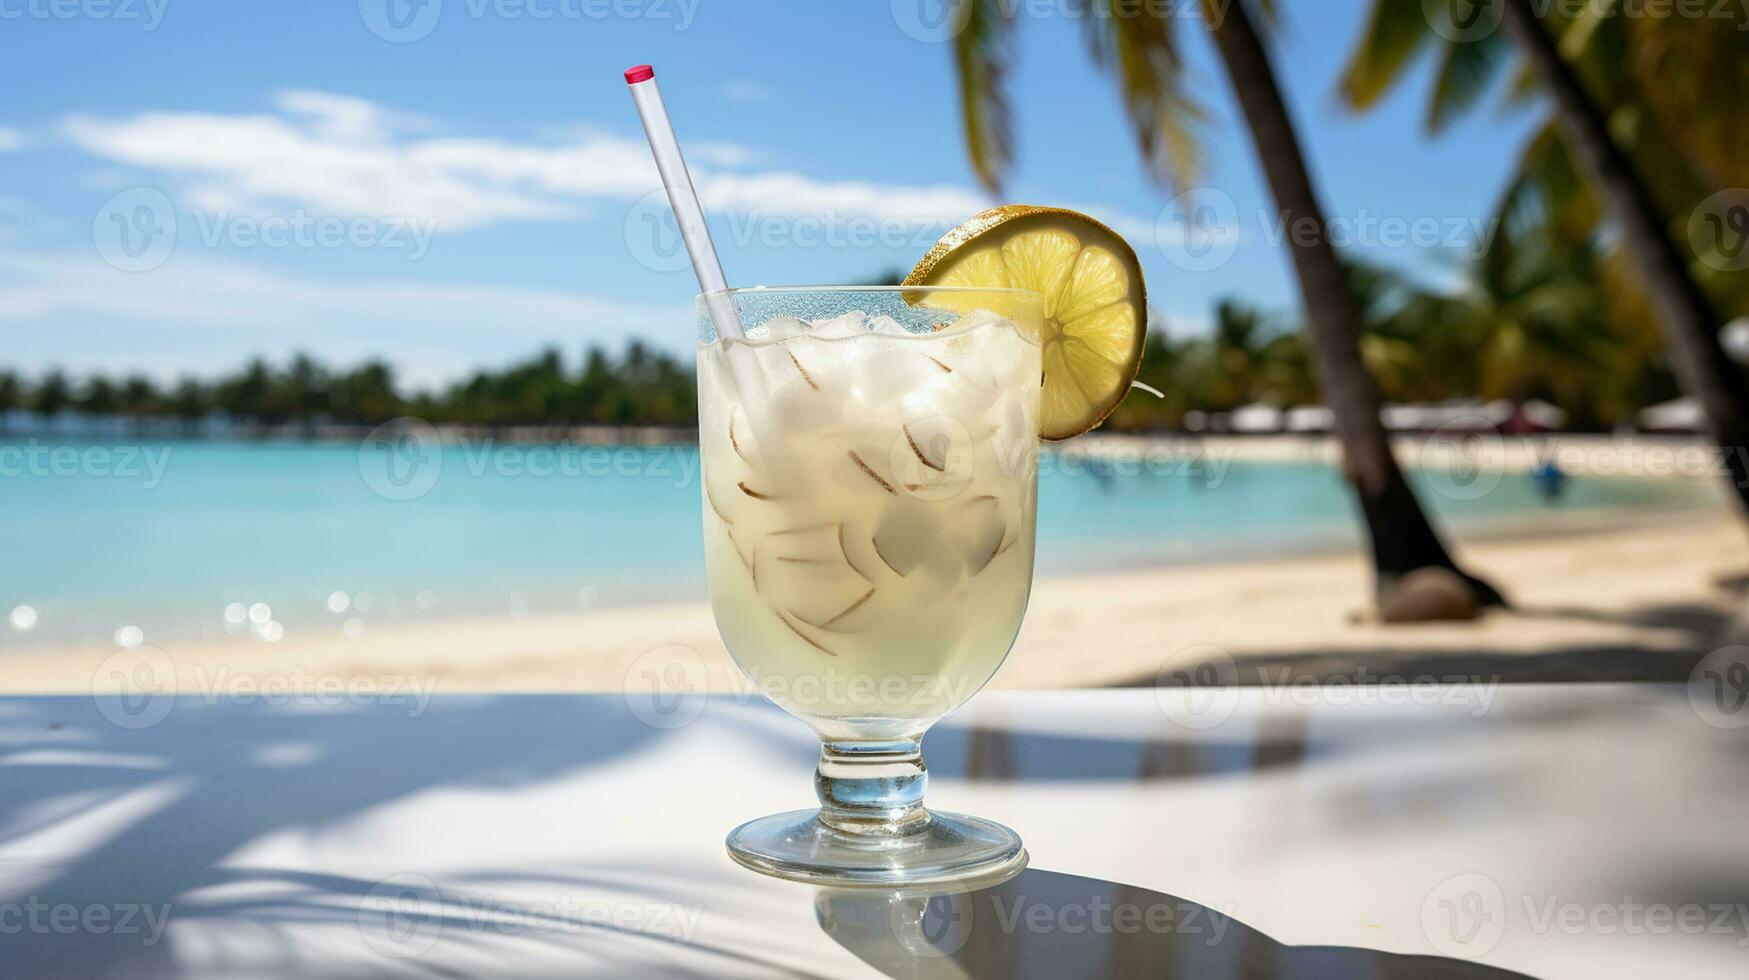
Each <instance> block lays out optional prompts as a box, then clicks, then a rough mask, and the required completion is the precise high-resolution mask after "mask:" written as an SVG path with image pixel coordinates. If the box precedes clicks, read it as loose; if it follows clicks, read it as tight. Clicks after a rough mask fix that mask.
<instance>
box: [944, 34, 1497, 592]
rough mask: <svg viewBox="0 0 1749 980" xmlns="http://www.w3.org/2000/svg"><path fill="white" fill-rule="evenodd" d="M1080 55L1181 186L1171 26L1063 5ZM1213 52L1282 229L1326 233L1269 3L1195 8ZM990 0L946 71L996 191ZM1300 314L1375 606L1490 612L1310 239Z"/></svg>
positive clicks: (1321, 244) (1000, 58)
mask: <svg viewBox="0 0 1749 980" xmlns="http://www.w3.org/2000/svg"><path fill="white" fill-rule="evenodd" d="M1074 2H1075V3H1076V5H1077V9H1078V13H1079V14H1080V15H1081V22H1082V23H1083V24H1086V25H1087V27H1088V30H1089V35H1090V41H1091V42H1092V51H1093V57H1094V59H1095V61H1096V62H1097V63H1099V64H1100V65H1102V66H1103V67H1105V68H1107V69H1108V70H1110V71H1111V72H1112V73H1113V74H1114V75H1115V76H1116V78H1117V82H1118V88H1119V91H1120V93H1121V95H1122V97H1123V101H1124V106H1125V109H1126V111H1127V112H1128V115H1129V118H1130V122H1131V125H1132V126H1133V127H1134V129H1135V131H1136V136H1137V139H1138V140H1139V141H1140V144H1141V148H1142V153H1143V155H1144V157H1145V159H1146V160H1147V162H1148V165H1149V170H1150V173H1151V174H1152V175H1153V176H1154V177H1155V178H1156V179H1159V180H1162V181H1164V182H1171V181H1174V180H1177V181H1185V180H1186V179H1187V178H1189V177H1190V176H1192V175H1193V174H1194V173H1195V172H1196V168H1197V163H1198V153H1197V141H1196V135H1195V126H1196V123H1197V122H1198V120H1199V119H1200V118H1201V115H1202V113H1201V111H1200V109H1199V108H1198V106H1197V104H1196V102H1195V101H1194V100H1193V99H1192V98H1191V97H1190V96H1189V94H1188V92H1187V91H1186V88H1185V85H1184V62H1183V59H1182V58H1181V57H1180V55H1179V50H1178V44H1177V38H1176V35H1175V33H1174V30H1173V28H1174V24H1175V18H1172V17H1170V16H1165V15H1162V13H1161V12H1160V11H1157V10H1153V9H1152V8H1146V9H1143V10H1136V9H1134V8H1127V9H1125V10H1121V11H1114V10H1113V9H1111V8H1112V2H1113V0H1074ZM1202 8H1203V16H1204V19H1205V21H1206V22H1207V23H1208V26H1209V30H1210V34H1211V36H1212V38H1213V41H1214V47H1215V51H1216V53H1217V54H1218V55H1219V58H1220V61H1221V63H1222V65H1223V66H1224V67H1225V70H1226V73H1227V76H1228V79H1229V81H1230V82H1231V83H1232V87H1233V91H1234V94H1235V95H1236V96H1237V99H1238V102H1239V107H1240V109H1241V111H1242V112H1243V115H1244V117H1245V121H1246V124H1247V127H1248V129H1249V130H1250V133H1251V138H1252V142H1253V143H1254V144H1255V147H1256V150H1257V155H1258V158H1259V161H1260V162H1261V164H1262V166H1263V171H1264V175H1265V177H1266V178H1267V179H1268V182H1269V187H1270V190H1271V192H1272V194H1273V195H1274V197H1275V204H1276V207H1277V209H1278V210H1279V212H1280V215H1281V218H1282V220H1283V226H1284V227H1290V228H1292V227H1299V226H1300V225H1301V224H1302V223H1303V224H1304V225H1305V226H1307V227H1312V228H1318V229H1324V228H1328V227H1329V224H1328V223H1327V222H1326V221H1325V219H1324V210H1323V206H1322V204H1321V203H1320V202H1319V199H1318V195H1317V192H1316V191H1315V190H1314V189H1313V187H1312V180H1311V176H1310V173H1309V171H1308V170H1307V167H1306V161H1305V155H1304V153H1303V152H1302V151H1301V148H1300V142H1299V136H1298V134H1297V133H1296V132H1295V129H1294V126H1293V122H1292V120H1291V119H1290V118H1289V116H1288V111H1287V106H1286V104H1285V102H1284V100H1283V98H1282V93H1281V88H1280V86H1279V84H1278V83H1277V81H1276V77H1275V69H1274V66H1273V65H1272V64H1271V63H1270V60H1269V56H1268V53H1267V51H1266V50H1265V48H1264V44H1263V39H1262V37H1261V36H1260V35H1259V33H1258V29H1257V22H1256V21H1255V20H1254V19H1253V11H1254V10H1255V12H1256V15H1257V17H1258V18H1260V19H1261V20H1262V21H1263V22H1265V23H1268V22H1270V21H1272V20H1273V17H1274V8H1275V2H1274V0H1234V2H1231V3H1226V4H1223V3H1219V2H1216V0H1203V5H1202ZM1006 9H1007V5H1006V4H1004V3H1003V2H1002V0H965V2H963V3H962V4H961V5H960V7H959V16H960V17H961V20H960V21H959V22H958V23H957V26H959V27H960V28H961V30H960V31H959V33H958V35H957V36H956V39H955V52H954V54H955V64H956V66H957V67H958V75H959V82H960V91H961V95H962V98H961V103H962V108H963V114H964V121H965V127H966V134H967V142H968V144H969V147H970V151H971V160H972V167H973V170H974V171H975V172H976V173H977V175H978V178H979V179H980V180H981V181H982V182H983V183H984V184H985V185H986V187H988V188H990V189H991V190H992V191H994V190H996V189H998V188H999V187H1000V183H1001V177H1002V174H1003V171H1004V170H1006V168H1007V165H1008V163H1009V160H1010V155H1011V139H1010V128H1009V119H1010V113H1009V110H1008V105H1007V100H1006V97H1005V91H1004V89H1003V81H1004V77H1005V73H1006V69H1007V67H1008V62H1009V49H1010V44H1009V41H1010V37H1009V35H1010V34H1011V33H1012V27H1013V18H1012V16H1011V15H1009V14H1008V13H1007V12H1006ZM1289 242H1290V246H1291V249H1292V257H1293V263H1294V270H1295V272H1296V274H1297V277H1298V280H1299V286H1300V295H1301V299H1302V301H1303V303H1304V306H1305V323H1304V331H1305V337H1306V346H1307V347H1308V348H1310V352H1311V357H1312V361H1313V364H1314V367H1315V368H1316V371H1317V376H1318V387H1319V390H1320V391H1321V393H1322V396H1323V400H1324V403H1325V404H1326V405H1328V406H1329V407H1330V410H1331V412H1332V414H1333V415H1334V416H1335V430H1336V436H1337V438H1338V440H1339V441H1340V442H1341V445H1342V450H1343V473H1344V475H1345V476H1346V477H1347V479H1348V482H1349V484H1350V485H1351V487H1352V488H1353V490H1354V493H1355V496H1356V498H1357V499H1358V502H1359V505H1360V510H1361V513H1362V515H1363V517H1364V518H1365V521H1366V527H1367V531H1368V536H1369V538H1370V540H1371V544H1372V556H1373V566H1374V569H1375V572H1376V575H1377V588H1378V591H1379V593H1380V595H1381V596H1382V595H1383V594H1384V593H1385V592H1386V591H1387V590H1388V589H1390V587H1391V586H1392V585H1393V584H1394V583H1396V582H1397V581H1398V580H1399V579H1401V578H1402V577H1403V576H1405V575H1407V574H1408V573H1410V572H1412V571H1415V570H1417V569H1421V568H1441V569H1447V570H1450V571H1452V572H1454V573H1456V574H1457V575H1459V576H1461V577H1462V578H1463V579H1464V580H1465V581H1466V582H1468V583H1469V585H1470V589H1471V591H1472V593H1473V594H1474V595H1475V597H1476V599H1477V602H1478V604H1482V605H1498V604H1503V599H1502V598H1501V596H1500V593H1499V592H1498V591H1496V590H1495V589H1494V588H1493V586H1491V585H1489V584H1488V583H1486V582H1484V581H1482V580H1481V579H1478V578H1476V577H1474V576H1472V575H1469V574H1467V573H1465V572H1464V571H1462V570H1461V569H1459V568H1458V566H1457V564H1456V562H1454V561H1453V560H1452V557H1451V554H1450V552H1449V551H1448V550H1447V549H1446V547H1445V544H1444V542H1443V541H1441V539H1440V536H1439V534H1438V532H1437V531H1435V530H1434V528H1433V525H1432V523H1431V522H1429V521H1428V519H1427V515H1426V514H1425V513H1424V512H1423V511H1422V509H1421V505H1420V502H1419V501H1417V500H1416V498H1415V494H1414V491H1413V490H1411V489H1410V487H1409V483H1408V481H1407V480H1405V479H1404V477H1403V472H1402V470H1401V468H1400V467H1399V466H1398V465H1397V460H1396V457H1395V456H1393V455H1392V452H1391V447H1390V440H1389V437H1388V435H1387V434H1386V432H1385V429H1384V425H1383V424H1382V422H1381V421H1380V419H1379V409H1380V407H1381V405H1380V397H1379V390H1378V385H1377V383H1376V382H1375V380H1374V379H1373V377H1372V375H1371V374H1369V373H1368V372H1367V368H1366V364H1365V361H1364V359H1363V357H1362V355H1361V346H1360V342H1361V315H1360V310H1359V308H1358V305H1357V303H1356V301H1355V297H1354V296H1353V294H1352V293H1351V292H1350V289H1349V282H1348V276H1347V273H1346V271H1345V270H1344V268H1343V265H1342V263H1341V261H1340V259H1339V258H1338V256H1337V254H1336V250H1335V248H1334V246H1333V245H1332V244H1331V242H1330V241H1329V239H1328V238H1327V237H1325V236H1323V235H1311V236H1301V235H1294V236H1289Z"/></svg>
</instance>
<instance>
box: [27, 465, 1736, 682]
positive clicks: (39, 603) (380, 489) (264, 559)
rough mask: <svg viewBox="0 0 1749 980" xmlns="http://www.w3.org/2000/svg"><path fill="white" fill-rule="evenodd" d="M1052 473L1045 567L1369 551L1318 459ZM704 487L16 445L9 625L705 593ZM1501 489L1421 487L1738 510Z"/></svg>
mask: <svg viewBox="0 0 1749 980" xmlns="http://www.w3.org/2000/svg"><path fill="white" fill-rule="evenodd" d="M1041 471H1042V473H1041V487H1040V494H1039V501H1040V515H1039V549H1038V561H1039V571H1040V574H1043V575H1049V574H1053V573H1064V572H1074V571H1087V570H1098V569H1111V568H1119V567H1131V566H1139V565H1158V564H1169V563H1190V562H1206V561H1215V560H1227V559H1235V558H1245V557H1254V556H1261V555H1279V554H1284V553H1292V552H1305V551H1312V550H1320V549H1331V548H1340V547H1347V546H1352V545H1354V544H1355V543H1356V542H1358V540H1359V528H1358V524H1357V523H1356V521H1355V519H1354V517H1353V514H1352V512H1351V504H1350V502H1349V499H1348V497H1347V494H1346V491H1345V489H1344V488H1343V486H1342V484H1341V482H1340V479H1339V477H1338V475H1337V474H1336V473H1335V472H1334V470H1332V469H1331V468H1330V467H1328V466H1326V465H1322V464H1320V463H1316V462H1310V461H1307V462H1292V463H1257V462H1227V461H1224V460H1222V459H1221V458H1220V457H1219V456H1218V455H1216V456H1212V457H1208V458H1203V457H1200V456H1197V455H1193V454H1190V453H1187V452H1183V451H1180V452H1176V453H1173V454H1159V455H1157V456H1155V457H1154V458H1152V459H1148V460H1131V461H1129V463H1128V464H1125V465H1120V466H1118V467H1116V468H1115V469H1106V468H1095V467H1092V466H1089V465H1087V462H1086V460H1085V459H1081V458H1078V457H1076V456H1073V455H1071V456H1061V457H1059V456H1052V457H1048V458H1047V459H1045V460H1044V461H1043V462H1042V463H1041ZM697 472H698V456H697V450H696V449H694V448H692V447H577V446H569V447H553V446H545V447H538V446H518V445H493V444H490V443H484V442H481V443H471V444H468V445H465V446H453V445H452V446H446V447H444V448H443V449H442V450H440V451H439V450H433V451H432V452H431V453H429V454H428V455H427V456H423V457H418V458H416V459H412V460H406V459H398V458H396V457H395V456H394V454H393V453H389V452H379V451H373V450H371V449H365V450H361V449H360V448H359V445H358V444H357V443H243V442H238V443H227V442H205V441H195V442H146V443H117V442H108V443H104V444H100V445H99V444H92V443H83V442H76V441H55V442H48V441H43V442H36V441H28V440H11V441H8V442H0V494H3V497H4V500H5V509H4V520H0V551H3V553H4V554H5V556H6V560H5V561H4V562H0V616H5V615H7V613H8V612H12V613H14V615H12V616H11V619H12V620H13V622H12V623H11V624H10V625H8V624H7V623H6V621H5V620H0V648H8V647H9V648H18V647H22V646H26V645H35V644H48V643H53V644H67V643H77V644H80V645H99V644H103V645H107V644H109V643H111V642H114V639H113V638H114V637H115V635H116V631H118V630H124V629H126V628H127V627H133V628H134V629H136V630H138V633H137V634H135V633H134V632H133V630H128V631H127V633H126V634H125V635H129V636H134V637H136V638H138V637H143V638H144V641H145V642H147V643H151V644H156V645H159V646H167V645H170V644H177V643H184V642H193V641H198V640H201V639H213V638H218V637H223V636H225V635H227V632H229V633H234V634H240V635H259V634H260V632H261V631H260V630H259V629H257V628H256V625H255V624H254V623H253V622H252V621H251V620H250V619H249V618H248V617H249V614H250V613H251V611H253V613H254V615H255V616H256V617H257V618H262V619H267V620H269V621H271V622H272V623H275V624H279V625H278V630H275V631H274V632H276V633H277V632H279V631H280V630H283V634H284V635H286V636H290V635H293V634H297V633H300V632H304V631H329V632H333V633H335V634H336V635H346V634H351V635H361V634H362V633H364V632H368V631H370V630H372V629H378V628H381V627H382V626H384V625H389V624H393V623H394V622H397V621H407V620H411V619H422V618H431V617H444V616H493V617H505V620H506V622H507V623H508V622H512V621H513V620H514V619H515V618H517V617H522V616H527V615H539V614H542V613H549V612H560V611H574V610H577V609H579V608H583V607H590V606H604V605H618V604H628V603H640V602H651V601H666V600H675V599H691V598H697V597H701V596H703V594H704V580H703V574H702V561H703V559H702V554H701V547H700V500H699V490H698V482H697ZM1492 478H1493V479H1497V480H1498V485H1497V486H1493V487H1492V489H1491V490H1489V491H1488V492H1485V493H1478V492H1476V491H1477V489H1479V488H1480V487H1481V486H1483V485H1482V484H1473V483H1469V484H1466V483H1461V482H1459V483H1453V482H1452V480H1451V479H1450V478H1447V477H1443V476H1440V477H1434V478H1433V480H1432V482H1429V478H1428V476H1427V475H1423V474H1417V475H1416V476H1415V479H1416V481H1417V484H1418V485H1419V487H1420V489H1421V492H1422V498H1423V500H1424V501H1426V502H1427V504H1428V505H1429V506H1430V508H1431V509H1432V510H1433V511H1435V512H1436V513H1437V514H1439V516H1440V517H1441V518H1442V519H1443V520H1444V522H1445V525H1446V527H1447V528H1448V529H1450V530H1452V531H1453V532H1455V533H1458V534H1474V533H1487V532H1490V531H1501V530H1505V529H1507V528H1510V527H1513V526H1522V524H1523V522H1525V521H1526V520H1527V519H1534V520H1542V519H1543V517H1542V515H1545V514H1548V513H1550V512H1555V511H1558V512H1564V513H1583V512H1601V511H1607V510H1608V509H1612V508H1633V509H1635V510H1636V511H1653V510H1673V509H1680V508H1687V507H1694V506H1699V505H1703V504H1710V503H1711V502H1712V501H1713V500H1715V499H1716V498H1715V496H1714V495H1713V493H1712V492H1711V488H1710V487H1709V486H1703V485H1700V484H1697V483H1692V482H1690V483H1683V482H1654V481H1648V480H1625V479H1624V480H1610V479H1602V478H1587V479H1580V480H1576V481H1574V482H1573V483H1572V484H1571V486H1570V487H1569V489H1568V493H1567V495H1566V497H1565V498H1564V499H1563V500H1562V501H1561V502H1560V503H1559V504H1557V505H1554V506H1552V507H1551V506H1549V505H1546V504H1545V503H1543V502H1542V501H1541V500H1540V499H1539V498H1538V496H1537V494H1536V492H1535V488H1534V486H1533V485H1532V483H1531V480H1530V477H1529V476H1527V475H1521V474H1511V473H1508V474H1504V475H1500V474H1493V477H1492ZM422 491H423V492H422ZM400 498H405V499H400ZM337 594H338V595H337ZM19 607H28V612H27V613H24V614H22V619H23V621H24V622H27V623H28V624H29V628H28V629H22V628H20V623H19V620H20V619H21V616H20V615H19V614H17V610H18V609H19ZM227 607H229V608H230V616H231V620H232V621H229V622H228V621H227V619H226V611H227ZM333 607H339V608H337V609H336V608H333ZM33 614H34V615H33ZM238 618H242V619H243V620H244V622H242V623H239V622H235V620H237V619H238Z"/></svg>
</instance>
